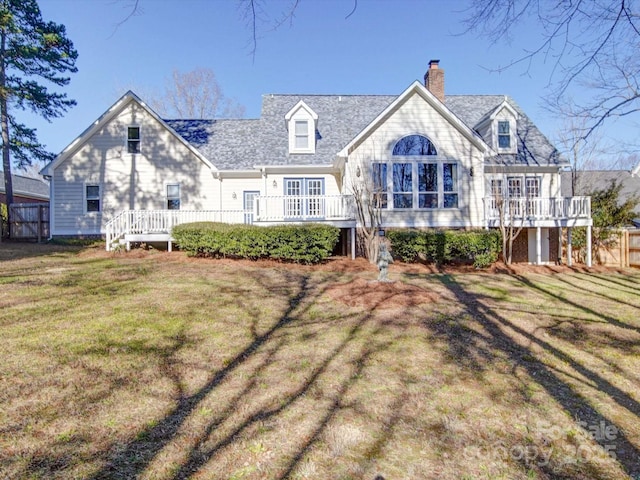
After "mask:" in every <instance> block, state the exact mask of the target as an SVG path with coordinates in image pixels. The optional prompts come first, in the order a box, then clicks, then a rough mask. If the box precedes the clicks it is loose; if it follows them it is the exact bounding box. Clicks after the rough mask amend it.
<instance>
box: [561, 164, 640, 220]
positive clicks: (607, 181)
mask: <svg viewBox="0 0 640 480" xmlns="http://www.w3.org/2000/svg"><path fill="white" fill-rule="evenodd" d="M571 173H572V172H562V174H561V176H562V177H561V182H560V185H561V186H562V187H561V188H562V196H563V197H570V196H573V195H589V194H590V193H591V192H593V191H595V190H604V189H606V188H609V187H610V186H611V183H612V182H618V183H621V184H622V188H621V189H620V195H619V197H618V199H619V200H620V201H622V202H624V201H625V200H627V199H628V198H631V197H632V196H636V197H640V177H639V176H634V175H632V174H631V172H630V171H628V170H581V171H578V172H576V188H575V191H573V189H572V184H571ZM635 212H636V213H637V214H638V216H639V217H640V205H638V206H637V207H636V209H635Z"/></svg>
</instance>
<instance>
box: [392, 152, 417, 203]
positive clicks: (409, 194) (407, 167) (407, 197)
mask: <svg viewBox="0 0 640 480" xmlns="http://www.w3.org/2000/svg"><path fill="white" fill-rule="evenodd" d="M412 171H413V164H411V163H394V164H393V208H413V180H412V177H413V176H412Z"/></svg>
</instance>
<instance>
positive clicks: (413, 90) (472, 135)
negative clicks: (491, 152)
mask: <svg viewBox="0 0 640 480" xmlns="http://www.w3.org/2000/svg"><path fill="white" fill-rule="evenodd" d="M413 94H418V95H420V96H421V97H422V98H423V99H424V100H425V101H426V102H427V103H428V104H429V105H431V106H432V107H433V108H434V109H435V110H437V111H438V112H439V113H440V114H441V115H442V116H443V117H444V118H445V119H446V120H448V121H449V122H450V123H451V125H452V126H453V127H454V128H456V129H457V130H458V131H459V132H460V133H461V134H462V135H464V136H465V137H466V138H467V139H468V140H469V141H470V142H471V143H473V144H474V145H475V146H476V147H477V148H479V149H480V150H483V151H486V150H488V149H489V147H488V145H487V144H486V143H485V142H484V140H482V137H481V136H480V135H479V134H478V133H477V132H475V131H474V130H472V129H471V128H470V127H469V126H467V125H465V123H464V122H462V121H461V120H460V119H459V118H458V117H457V116H456V115H455V114H454V113H453V112H452V111H451V110H450V109H449V108H447V106H446V105H445V104H443V103H442V102H441V101H440V100H438V99H437V98H436V97H435V96H434V95H433V94H432V93H431V92H430V91H429V90H428V89H427V88H425V86H424V85H422V84H421V83H420V82H418V81H417V80H416V81H415V82H413V83H412V84H411V85H409V87H408V88H407V89H406V90H405V91H404V92H402V93H401V94H400V96H398V97H397V98H396V99H395V100H394V101H393V102H391V104H389V105H388V106H387V108H385V109H384V110H383V111H382V112H381V113H380V114H379V115H378V116H377V117H376V118H375V119H373V120H372V121H371V122H370V123H369V125H367V127H366V128H365V129H363V130H362V131H361V132H360V133H359V134H358V135H356V136H355V137H354V138H353V139H352V140H351V141H350V142H349V143H348V144H347V145H346V146H345V147H344V148H343V149H342V150H341V151H340V153H338V156H340V157H346V156H348V155H349V154H350V153H351V152H352V151H353V149H354V148H355V147H356V146H357V145H358V144H359V143H361V142H362V141H363V140H364V139H365V138H366V137H367V136H368V135H369V134H370V133H371V132H372V131H373V130H375V129H376V128H377V127H378V126H379V125H381V124H382V123H383V122H384V121H385V120H386V119H387V118H388V117H389V115H391V114H392V113H393V112H395V111H396V110H397V109H398V108H400V106H401V105H403V104H404V103H406V101H407V100H408V99H409V97H411V96H412V95H413ZM445 102H446V98H445Z"/></svg>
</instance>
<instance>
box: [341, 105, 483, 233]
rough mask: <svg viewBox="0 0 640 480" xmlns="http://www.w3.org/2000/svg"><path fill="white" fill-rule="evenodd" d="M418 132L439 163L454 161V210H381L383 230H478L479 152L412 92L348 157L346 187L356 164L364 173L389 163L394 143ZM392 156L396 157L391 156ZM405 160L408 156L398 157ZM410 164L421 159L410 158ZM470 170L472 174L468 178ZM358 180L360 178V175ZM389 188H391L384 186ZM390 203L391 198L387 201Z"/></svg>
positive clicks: (480, 210) (480, 193) (480, 221)
mask: <svg viewBox="0 0 640 480" xmlns="http://www.w3.org/2000/svg"><path fill="white" fill-rule="evenodd" d="M411 134H420V135H424V136H426V137H428V138H429V139H430V140H431V141H432V142H433V144H434V145H435V147H436V149H437V152H438V156H437V157H436V158H437V160H438V161H439V162H457V163H458V208H456V209H433V210H424V209H420V210H419V209H415V210H411V211H408V210H404V211H393V210H388V211H385V212H384V215H383V221H384V223H385V225H386V226H398V227H399V226H403V227H413V226H415V227H482V226H484V221H483V206H482V205H483V203H482V198H483V196H484V181H483V153H482V151H481V150H479V149H478V148H477V147H476V146H474V145H473V144H472V143H471V142H470V141H469V140H468V139H467V138H465V136H464V135H463V134H462V133H461V132H460V131H459V130H458V129H457V128H456V127H455V126H454V125H452V124H451V123H450V122H449V121H448V120H447V119H445V118H444V117H443V116H442V115H440V113H438V112H437V111H436V110H434V109H433V108H432V107H431V106H430V105H429V104H428V103H427V102H426V101H425V100H424V99H423V98H422V97H421V96H419V95H418V94H413V95H412V96H411V97H409V98H408V99H407V101H406V102H405V103H404V104H403V105H401V106H400V107H399V108H398V110H396V111H395V112H394V113H393V114H391V115H390V116H389V118H388V119H387V120H386V121H385V122H384V124H382V126H380V127H379V128H377V129H376V130H375V131H374V132H372V133H371V135H370V136H369V137H368V138H366V139H365V140H364V141H363V142H362V143H361V144H360V145H359V146H358V147H357V148H356V149H355V150H354V151H353V153H352V154H351V155H350V156H349V161H348V165H347V167H346V169H345V170H346V171H345V185H346V187H347V189H348V188H349V185H351V184H352V183H351V182H353V181H359V180H358V179H356V178H355V175H354V172H355V171H356V168H357V166H358V165H360V169H361V173H362V172H369V171H370V167H369V165H370V164H371V162H373V161H382V162H391V161H392V160H393V156H392V151H393V147H394V145H395V143H396V142H397V141H398V140H399V139H400V138H402V137H404V136H406V135H411ZM396 158H397V157H396ZM403 158H410V157H403ZM414 158H415V159H416V160H418V159H420V158H423V157H414ZM472 168H473V176H472V175H471V172H472V170H471V169H472ZM363 177H364V176H363ZM389 188H391V185H390V186H389ZM390 201H391V197H390Z"/></svg>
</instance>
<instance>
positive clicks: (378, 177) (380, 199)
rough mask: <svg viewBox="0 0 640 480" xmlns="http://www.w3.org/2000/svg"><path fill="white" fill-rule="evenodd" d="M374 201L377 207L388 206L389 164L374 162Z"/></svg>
mask: <svg viewBox="0 0 640 480" xmlns="http://www.w3.org/2000/svg"><path fill="white" fill-rule="evenodd" d="M372 174H373V201H374V205H375V207H376V208H387V206H388V200H387V196H388V194H387V191H388V188H387V164H386V163H378V162H376V163H374V164H373V170H372Z"/></svg>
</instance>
